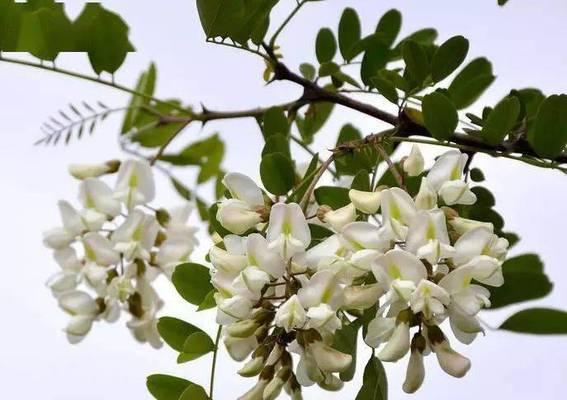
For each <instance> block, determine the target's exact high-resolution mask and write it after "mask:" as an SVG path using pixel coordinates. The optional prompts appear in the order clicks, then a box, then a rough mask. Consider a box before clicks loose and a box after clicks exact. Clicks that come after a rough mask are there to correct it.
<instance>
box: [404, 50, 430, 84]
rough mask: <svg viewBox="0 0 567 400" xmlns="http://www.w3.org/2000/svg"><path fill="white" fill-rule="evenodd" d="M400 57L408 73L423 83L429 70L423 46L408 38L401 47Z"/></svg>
mask: <svg viewBox="0 0 567 400" xmlns="http://www.w3.org/2000/svg"><path fill="white" fill-rule="evenodd" d="M402 57H403V58H404V62H405V63H406V70H407V71H408V73H409V75H410V76H411V77H412V78H413V79H415V80H416V81H417V82H418V83H419V84H421V83H423V81H424V80H425V78H427V76H428V75H429V72H430V70H431V66H430V64H429V59H428V57H427V54H426V53H425V49H424V47H423V46H422V45H421V44H419V43H418V42H416V41H413V40H408V41H406V42H405V43H404V45H403V47H402Z"/></svg>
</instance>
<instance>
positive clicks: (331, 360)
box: [308, 342, 352, 372]
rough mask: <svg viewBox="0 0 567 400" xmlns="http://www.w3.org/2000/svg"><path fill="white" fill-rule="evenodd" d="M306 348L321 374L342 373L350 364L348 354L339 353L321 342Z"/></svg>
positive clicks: (350, 357)
mask: <svg viewBox="0 0 567 400" xmlns="http://www.w3.org/2000/svg"><path fill="white" fill-rule="evenodd" d="M308 348H309V352H310V353H311V354H312V355H313V358H314V359H315V363H316V364H317V367H318V368H319V369H321V371H323V372H342V371H344V370H346V369H347V368H348V367H349V366H350V364H351V363H352V356H351V355H350V354H345V353H341V352H340V351H338V350H335V349H333V348H331V347H330V346H327V345H326V344H324V343H323V342H314V343H311V344H309V347H308Z"/></svg>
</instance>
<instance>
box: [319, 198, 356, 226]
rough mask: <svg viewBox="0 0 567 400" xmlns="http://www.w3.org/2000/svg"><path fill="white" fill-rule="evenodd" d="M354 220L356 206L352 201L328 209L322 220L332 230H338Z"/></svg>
mask: <svg viewBox="0 0 567 400" xmlns="http://www.w3.org/2000/svg"><path fill="white" fill-rule="evenodd" d="M355 220H356V208H355V207H354V204H353V203H349V204H348V205H346V206H344V207H341V208H339V209H337V210H330V211H327V212H326V213H325V214H324V217H323V221H324V222H326V223H328V224H329V225H330V226H331V228H333V230H335V231H336V232H340V231H341V229H342V228H343V227H344V226H345V225H347V224H349V223H351V222H354V221H355Z"/></svg>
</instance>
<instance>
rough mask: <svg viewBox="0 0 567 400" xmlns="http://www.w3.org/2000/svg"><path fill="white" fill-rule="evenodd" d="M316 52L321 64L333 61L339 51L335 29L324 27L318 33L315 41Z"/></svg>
mask: <svg viewBox="0 0 567 400" xmlns="http://www.w3.org/2000/svg"><path fill="white" fill-rule="evenodd" d="M315 53H316V55H317V61H319V64H323V63H325V62H329V61H332V60H333V58H334V57H335V54H336V53H337V41H336V40H335V35H333V31H331V30H330V29H329V28H322V29H321V30H320V31H319V33H318V34H317V39H316V41H315Z"/></svg>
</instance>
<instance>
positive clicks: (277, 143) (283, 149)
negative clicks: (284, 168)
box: [262, 133, 291, 159]
mask: <svg viewBox="0 0 567 400" xmlns="http://www.w3.org/2000/svg"><path fill="white" fill-rule="evenodd" d="M273 153H281V154H283V155H284V156H286V157H287V158H289V159H291V152H290V149H289V137H288V136H284V135H280V134H279V133H277V134H275V135H271V136H268V138H267V139H266V144H265V145H264V148H263V149H262V157H264V156H265V155H268V154H273Z"/></svg>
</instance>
